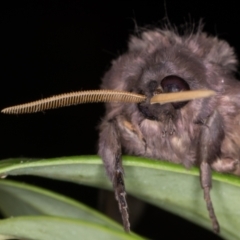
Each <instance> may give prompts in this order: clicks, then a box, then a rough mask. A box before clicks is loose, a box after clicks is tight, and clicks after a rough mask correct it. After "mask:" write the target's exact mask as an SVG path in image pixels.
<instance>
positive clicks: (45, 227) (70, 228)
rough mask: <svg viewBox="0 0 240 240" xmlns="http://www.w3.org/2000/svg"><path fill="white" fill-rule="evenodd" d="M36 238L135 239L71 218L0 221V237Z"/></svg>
mask: <svg viewBox="0 0 240 240" xmlns="http://www.w3.org/2000/svg"><path fill="white" fill-rule="evenodd" d="M9 236H12V237H15V238H18V239H34V240H35V239H38V240H53V239H58V240H70V239H84V240H92V239H98V240H112V239H116V240H134V239H135V240H136V239H140V238H136V236H133V235H131V234H127V233H125V232H120V231H117V230H113V229H111V228H108V227H106V226H102V225H100V224H94V223H92V222H88V221H82V220H76V219H71V218H61V217H50V216H27V217H26V216H25V217H15V218H9V219H5V220H1V221H0V239H9Z"/></svg>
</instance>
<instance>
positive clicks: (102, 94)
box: [1, 90, 215, 114]
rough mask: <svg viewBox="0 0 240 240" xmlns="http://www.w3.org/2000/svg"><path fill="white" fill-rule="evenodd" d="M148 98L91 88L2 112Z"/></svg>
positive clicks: (206, 93)
mask: <svg viewBox="0 0 240 240" xmlns="http://www.w3.org/2000/svg"><path fill="white" fill-rule="evenodd" d="M214 94H215V92H214V91H211V90H197V91H185V92H175V93H162V94H158V95H155V96H153V97H152V98H151V100H150V102H151V104H154V103H160V104H164V103H170V102H182V101H187V100H191V99H196V98H205V97H210V96H212V95H214ZM146 99H147V97H146V96H144V95H140V94H137V93H131V92H124V91H117V90H89V91H79V92H72V93H65V94H60V95H56V96H53V97H49V98H44V99H41V100H37V101H34V102H29V103H25V104H20V105H16V106H12V107H8V108H4V109H3V110H2V111H1V112H2V113H6V114H23V113H35V112H41V111H44V110H47V109H54V108H60V107H66V106H71V105H77V104H82V103H94V102H124V103H140V102H143V101H145V100H146Z"/></svg>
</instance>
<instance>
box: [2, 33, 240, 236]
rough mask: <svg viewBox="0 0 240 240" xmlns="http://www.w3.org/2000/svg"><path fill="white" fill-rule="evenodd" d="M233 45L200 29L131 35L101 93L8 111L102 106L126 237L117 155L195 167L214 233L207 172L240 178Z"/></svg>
mask: <svg viewBox="0 0 240 240" xmlns="http://www.w3.org/2000/svg"><path fill="white" fill-rule="evenodd" d="M237 65H238V61H237V59H236V55H235V53H234V50H233V48H232V47H230V46H229V44H228V43H227V42H226V41H224V40H220V39H218V38H217V37H212V36H208V35H207V34H206V33H204V32H202V30H201V29H200V28H199V29H198V30H196V31H195V32H193V31H189V32H186V33H184V34H179V33H178V32H177V31H176V30H173V29H171V28H166V29H149V30H144V31H142V33H141V34H139V35H137V36H131V38H130V40H129V44H128V51H127V52H126V53H124V54H122V55H121V56H119V57H118V58H117V59H116V60H114V61H113V62H112V66H111V68H110V69H109V70H108V72H107V73H106V74H105V76H104V77H103V80H102V85H101V88H102V89H103V90H99V91H86V92H76V93H69V94H62V95H59V96H54V97H51V98H47V99H41V100H38V101H36V102H31V103H27V104H22V105H18V106H13V107H10V108H6V109H4V110H2V112H3V113H15V114H19V113H31V112H37V111H43V110H45V109H50V108H57V107H63V106H68V105H73V104H79V103H86V102H106V114H105V117H104V118H103V120H102V123H101V124H100V127H99V129H100V132H99V151H98V153H99V155H100V156H101V158H102V160H103V163H104V166H105V169H106V173H107V175H108V177H109V179H110V181H111V182H112V185H113V188H114V191H115V196H116V200H117V202H118V205H119V210H120V213H121V215H122V220H123V225H124V229H125V231H127V232H129V231H130V222H129V214H128V205H127V201H126V191H125V186H124V169H123V165H122V160H121V156H122V151H124V152H125V153H127V154H132V155H137V156H144V157H149V158H154V159H167V160H168V161H171V162H173V163H178V164H183V165H184V166H185V167H186V168H190V167H191V166H198V167H199V168H200V182H201V187H202V189H203V193H204V199H205V201H206V205H207V209H208V212H209V217H210V219H211V222H212V226H213V230H214V231H215V232H216V233H218V232H219V231H220V227H219V223H218V221H217V217H216V215H215V213H214V208H213V204H212V201H211V197H210V189H211V187H212V180H211V172H212V170H215V171H218V172H223V173H233V174H237V175H240V147H239V146H240V134H239V133H238V130H239V127H240V120H239V119H240V111H239V109H240V82H239V81H238V80H237V79H236V78H235V72H236V70H237Z"/></svg>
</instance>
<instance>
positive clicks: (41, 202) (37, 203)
mask: <svg viewBox="0 0 240 240" xmlns="http://www.w3.org/2000/svg"><path fill="white" fill-rule="evenodd" d="M0 196H1V197H0V209H1V212H2V213H3V214H4V215H5V216H6V217H16V216H23V215H50V216H59V217H69V218H75V219H79V220H80V219H82V220H85V221H89V222H93V223H99V224H102V225H105V226H107V227H109V228H112V229H116V230H120V231H123V228H122V226H121V225H120V224H118V223H116V222H114V221H112V220H111V219H109V218H107V217H105V216H104V215H103V214H100V213H98V212H97V211H95V210H93V209H91V208H89V207H87V206H85V205H84V204H82V203H79V202H77V201H75V200H73V199H71V198H68V197H65V196H62V195H60V194H56V193H53V192H51V191H48V190H45V189H42V188H39V187H33V186H31V185H29V184H25V183H17V182H13V181H8V180H2V181H0Z"/></svg>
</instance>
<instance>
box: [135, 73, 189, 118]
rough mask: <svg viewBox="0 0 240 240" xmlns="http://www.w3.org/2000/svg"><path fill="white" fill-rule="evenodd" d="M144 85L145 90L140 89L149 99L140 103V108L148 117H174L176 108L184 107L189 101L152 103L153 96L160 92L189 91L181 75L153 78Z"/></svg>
mask: <svg viewBox="0 0 240 240" xmlns="http://www.w3.org/2000/svg"><path fill="white" fill-rule="evenodd" d="M143 87H144V90H140V92H142V93H143V94H144V95H146V96H147V100H146V101H145V102H141V103H139V104H138V109H139V111H140V112H141V113H142V114H143V116H144V117H145V118H147V119H150V120H164V119H165V118H169V117H170V118H173V117H174V115H175V114H176V110H178V109H180V108H182V107H183V106H185V105H186V104H187V103H188V101H181V100H180V101H178V102H170V103H166V104H151V99H152V97H153V96H156V95H158V94H168V93H177V92H179V93H180V92H183V91H188V90H189V89H190V87H189V85H188V83H187V82H186V81H185V80H184V79H182V78H180V77H179V76H175V75H170V76H166V77H165V78H163V79H162V80H160V81H157V80H153V79H152V80H150V81H149V82H148V83H147V84H146V86H143ZM183 95H184V93H183Z"/></svg>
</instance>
